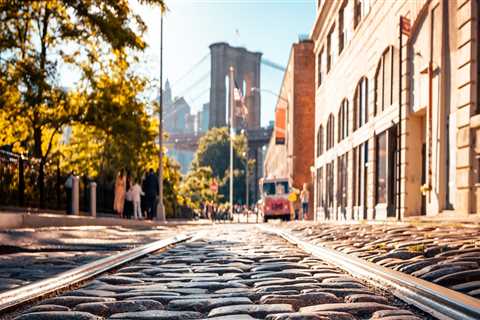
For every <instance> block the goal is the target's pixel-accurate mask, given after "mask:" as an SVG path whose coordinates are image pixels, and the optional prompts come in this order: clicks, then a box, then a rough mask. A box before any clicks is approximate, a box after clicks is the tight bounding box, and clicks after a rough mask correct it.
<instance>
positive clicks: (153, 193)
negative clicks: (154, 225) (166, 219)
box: [145, 169, 158, 219]
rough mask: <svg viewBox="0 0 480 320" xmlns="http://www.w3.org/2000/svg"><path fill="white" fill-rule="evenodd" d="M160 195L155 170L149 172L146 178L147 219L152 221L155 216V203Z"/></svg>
mask: <svg viewBox="0 0 480 320" xmlns="http://www.w3.org/2000/svg"><path fill="white" fill-rule="evenodd" d="M157 195H158V179H157V176H156V175H155V173H154V172H153V169H150V170H149V171H148V175H147V177H146V178H145V200H146V202H147V203H146V205H147V217H148V219H152V218H153V217H154V215H155V211H156V208H155V201H156V199H157Z"/></svg>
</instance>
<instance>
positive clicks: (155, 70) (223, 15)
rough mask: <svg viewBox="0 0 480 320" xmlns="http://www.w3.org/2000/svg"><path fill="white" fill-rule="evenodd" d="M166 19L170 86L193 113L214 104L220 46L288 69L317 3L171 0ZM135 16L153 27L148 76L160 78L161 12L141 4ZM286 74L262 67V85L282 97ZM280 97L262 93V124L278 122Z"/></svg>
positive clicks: (145, 69) (297, 0) (300, 0)
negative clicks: (213, 66)
mask: <svg viewBox="0 0 480 320" xmlns="http://www.w3.org/2000/svg"><path fill="white" fill-rule="evenodd" d="M166 4H167V6H168V8H169V11H168V12H167V13H166V15H165V17H164V76H163V77H164V81H165V80H166V79H167V78H168V79H169V81H170V83H171V84H172V91H173V92H172V93H173V95H174V96H179V95H182V94H183V95H184V96H185V98H186V100H187V102H188V103H189V104H191V107H192V111H193V112H196V111H198V110H199V109H200V108H201V106H202V104H203V103H206V102H208V100H209V92H208V88H209V87H210V77H209V76H208V75H207V74H208V71H209V67H210V59H205V60H204V61H203V62H202V63H201V64H199V65H198V66H197V67H196V68H194V69H193V70H192V71H191V72H190V73H188V76H186V77H185V78H183V80H181V81H176V80H177V79H178V78H180V77H181V76H182V75H184V74H185V73H187V72H188V71H189V70H190V69H191V67H192V66H193V65H194V64H195V63H196V62H198V61H199V60H200V59H201V58H202V57H204V56H205V55H206V54H208V53H209V48H208V47H209V45H210V44H212V43H214V42H228V43H229V44H230V45H233V46H243V47H245V48H246V49H248V50H251V51H260V52H262V53H263V56H264V57H265V58H267V59H269V60H271V61H273V62H276V63H278V64H280V65H283V66H286V65H287V62H288V57H289V54H290V48H291V45H292V43H294V42H297V41H298V37H299V35H303V34H309V33H310V30H311V28H312V26H313V22H314V20H315V15H316V6H315V1H314V0H284V1H282V0H270V1H269V0H256V1H253V0H243V1H240V0H218V1H215V0H175V1H172V0H170V1H169V0H166ZM135 11H136V12H138V13H139V14H140V15H141V16H142V18H143V19H144V20H145V22H146V24H147V26H148V28H149V29H148V32H147V34H146V41H147V43H148V45H149V48H148V49H147V50H146V52H145V55H146V56H145V59H146V64H147V65H145V66H142V72H146V73H147V74H149V75H150V76H151V77H152V78H157V79H158V77H159V72H160V71H159V57H160V10H159V9H158V8H155V9H152V8H151V7H147V6H140V5H138V4H135ZM282 79H283V72H281V71H279V70H274V69H272V68H269V67H266V66H264V65H262V70H261V86H262V88H263V89H268V90H271V91H273V92H279V89H280V85H281V81H282ZM276 100H277V98H276V97H275V96H274V95H272V94H270V93H266V92H263V93H262V125H266V124H268V122H269V121H270V120H273V110H274V107H275V103H276Z"/></svg>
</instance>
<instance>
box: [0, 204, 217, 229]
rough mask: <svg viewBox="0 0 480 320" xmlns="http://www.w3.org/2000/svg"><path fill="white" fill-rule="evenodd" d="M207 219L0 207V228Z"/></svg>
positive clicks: (200, 222) (187, 222)
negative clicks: (143, 217) (161, 218)
mask: <svg viewBox="0 0 480 320" xmlns="http://www.w3.org/2000/svg"><path fill="white" fill-rule="evenodd" d="M210 223H211V222H210V221H209V220H204V219H200V220H182V219H170V220H168V221H166V222H160V221H152V220H129V219H120V218H118V217H116V216H114V215H109V214H98V216H97V217H91V216H87V214H86V213H81V214H80V215H66V214H65V213H64V212H59V211H51V210H48V211H44V212H41V211H35V212H28V211H26V210H25V209H23V210H20V209H18V208H15V209H12V210H5V211H4V210H3V209H0V229H16V228H42V227H75V226H125V227H158V226H180V225H206V224H210Z"/></svg>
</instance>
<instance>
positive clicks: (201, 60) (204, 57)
mask: <svg viewBox="0 0 480 320" xmlns="http://www.w3.org/2000/svg"><path fill="white" fill-rule="evenodd" d="M209 56H210V51H209V52H208V53H207V54H205V55H204V56H203V57H202V58H200V60H198V61H197V62H196V63H194V64H193V65H192V66H191V67H190V68H189V69H188V70H187V71H186V72H185V73H184V74H183V75H181V76H180V77H179V78H177V79H176V80H175V81H173V82H172V87H173V86H175V85H176V84H178V83H179V82H180V81H181V80H183V79H185V78H186V77H187V76H188V75H190V74H191V73H192V71H193V70H194V69H195V68H197V67H198V66H199V65H201V64H202V62H203V61H205V60H206V59H207V58H208V57H209Z"/></svg>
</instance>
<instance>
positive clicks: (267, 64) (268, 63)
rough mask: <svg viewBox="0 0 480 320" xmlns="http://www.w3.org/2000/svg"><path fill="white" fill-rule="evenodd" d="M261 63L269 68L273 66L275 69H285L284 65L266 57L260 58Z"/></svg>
mask: <svg viewBox="0 0 480 320" xmlns="http://www.w3.org/2000/svg"><path fill="white" fill-rule="evenodd" d="M261 63H262V64H263V65H266V66H267V67H270V68H273V69H276V70H279V71H285V67H284V66H282V65H280V64H278V63H276V62H273V61H271V60H268V59H266V58H262V61H261Z"/></svg>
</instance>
